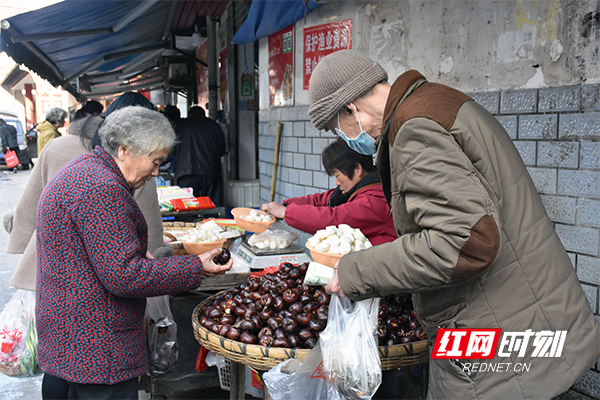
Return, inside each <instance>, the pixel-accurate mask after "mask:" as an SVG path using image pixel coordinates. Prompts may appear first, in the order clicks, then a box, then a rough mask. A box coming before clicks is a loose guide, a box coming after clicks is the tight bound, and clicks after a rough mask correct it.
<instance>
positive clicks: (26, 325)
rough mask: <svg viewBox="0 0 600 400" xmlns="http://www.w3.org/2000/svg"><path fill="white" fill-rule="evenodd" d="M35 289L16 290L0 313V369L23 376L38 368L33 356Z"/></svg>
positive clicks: (16, 375) (34, 341) (35, 342)
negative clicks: (33, 290)
mask: <svg viewBox="0 0 600 400" xmlns="http://www.w3.org/2000/svg"><path fill="white" fill-rule="evenodd" d="M36 354H37V330H36V328H35V292H31V291H29V290H21V289H19V290H17V291H16V292H15V294H14V295H13V297H12V298H11V299H10V301H9V302H8V303H7V304H6V306H5V307H4V310H2V313H0V372H2V373H3V374H4V375H6V376H11V377H13V378H23V377H28V376H32V375H35V374H36V373H38V372H40V369H39V366H38V365H37V362H36V360H35V357H36Z"/></svg>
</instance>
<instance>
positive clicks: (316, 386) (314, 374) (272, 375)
mask: <svg viewBox="0 0 600 400" xmlns="http://www.w3.org/2000/svg"><path fill="white" fill-rule="evenodd" d="M263 382H264V384H265V385H266V387H267V389H268V393H269V396H271V399H273V400H346V399H348V398H347V397H344V396H342V395H341V394H340V393H338V391H337V390H336V389H335V388H334V387H333V386H332V385H330V384H329V382H327V379H326V378H325V375H324V373H323V357H322V355H321V346H320V340H319V341H318V342H317V344H316V345H315V347H314V348H313V349H312V350H311V351H310V352H309V353H308V355H307V356H306V358H305V359H304V362H302V363H300V362H299V361H298V360H297V359H295V358H291V359H289V360H285V361H284V362H282V363H279V364H278V365H276V366H275V367H273V368H271V370H269V371H268V372H265V373H264V374H263Z"/></svg>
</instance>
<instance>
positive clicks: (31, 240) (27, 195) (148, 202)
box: [4, 93, 173, 291]
mask: <svg viewBox="0 0 600 400" xmlns="http://www.w3.org/2000/svg"><path fill="white" fill-rule="evenodd" d="M134 95H135V96H134ZM115 103H118V104H115ZM111 105H115V106H113V107H112V110H111V112H112V111H114V110H117V109H119V108H122V107H125V106H127V105H141V106H143V107H146V108H148V109H154V105H153V104H152V103H151V102H150V101H148V100H147V99H146V98H145V97H144V96H142V95H140V94H138V93H126V94H124V95H122V96H120V97H119V98H118V99H117V100H115V101H114V102H113V103H112V104H111ZM118 105H120V107H117V106H118ZM107 111H108V110H107ZM103 121H104V119H103V118H101V117H87V118H82V119H79V120H76V121H74V122H73V123H71V125H69V130H68V135H65V136H61V137H59V138H56V139H53V140H52V141H50V142H49V143H48V144H47V145H46V146H45V147H44V150H43V151H42V152H41V153H40V156H39V158H38V161H37V165H36V166H35V168H34V169H33V170H32V171H31V175H30V177H29V180H28V181H27V185H26V186H25V189H24V190H23V195H22V196H21V197H20V198H19V202H18V203H17V206H16V208H15V211H14V213H13V212H9V213H7V214H5V215H4V226H5V228H6V229H7V231H8V232H9V234H10V235H9V237H8V243H7V245H6V252H7V253H9V254H23V257H21V258H20V260H19V263H18V264H17V268H16V269H15V272H14V273H13V276H12V277H11V278H10V281H9V284H10V285H11V286H14V287H16V288H18V289H24V290H31V291H35V271H36V268H37V261H36V259H37V256H36V252H35V223H36V216H37V213H36V209H37V205H38V201H39V200H40V195H41V194H42V190H43V189H44V186H46V183H48V181H49V180H50V179H51V178H52V176H54V174H55V173H56V172H57V171H58V170H59V169H61V168H62V167H63V166H64V165H65V164H67V163H68V162H69V161H71V160H73V159H74V158H75V157H77V156H80V155H81V154H84V153H87V152H89V151H90V150H91V148H90V141H91V140H92V137H93V136H94V133H95V132H96V131H97V130H98V127H99V126H100V124H101V123H102V122H103ZM133 197H134V199H135V201H136V202H137V204H138V206H139V207H140V210H142V214H143V215H144V218H145V219H146V223H147V224H148V250H149V251H150V253H152V255H153V256H154V257H155V258H159V257H168V256H172V255H173V248H172V247H171V246H169V245H165V243H164V241H163V225H162V217H161V215H160V208H159V206H158V196H157V194H156V183H155V182H154V181H153V180H151V181H149V182H148V183H146V184H145V185H144V186H142V187H141V188H139V189H137V190H135V191H134V192H133Z"/></svg>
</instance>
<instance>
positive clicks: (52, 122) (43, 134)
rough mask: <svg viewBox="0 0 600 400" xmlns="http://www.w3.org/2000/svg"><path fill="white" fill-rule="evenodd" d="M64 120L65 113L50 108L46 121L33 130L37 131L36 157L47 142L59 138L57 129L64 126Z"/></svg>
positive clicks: (55, 108)
mask: <svg viewBox="0 0 600 400" xmlns="http://www.w3.org/2000/svg"><path fill="white" fill-rule="evenodd" d="M66 118H67V112H66V111H65V110H63V109H62V108H59V107H54V108H51V109H49V110H48V111H47V112H46V119H45V120H44V121H43V122H42V123H41V124H39V125H38V126H36V128H35V129H36V131H38V138H37V150H38V155H39V154H40V153H41V151H42V149H43V148H44V146H45V145H46V144H47V143H48V142H49V141H51V140H52V139H54V138H57V137H60V136H61V134H60V132H59V131H58V128H62V127H63V126H65V119H66Z"/></svg>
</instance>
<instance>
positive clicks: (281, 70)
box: [269, 24, 294, 106]
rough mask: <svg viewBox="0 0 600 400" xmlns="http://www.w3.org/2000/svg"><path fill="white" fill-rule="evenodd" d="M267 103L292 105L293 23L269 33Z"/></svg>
mask: <svg viewBox="0 0 600 400" xmlns="http://www.w3.org/2000/svg"><path fill="white" fill-rule="evenodd" d="M269 105H271V106H293V105H294V25H293V24H292V25H290V26H288V27H287V28H284V29H282V30H280V31H279V32H276V33H274V34H272V35H269Z"/></svg>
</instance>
